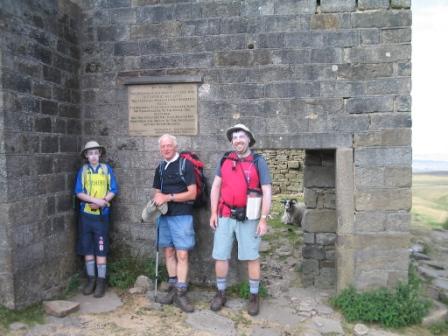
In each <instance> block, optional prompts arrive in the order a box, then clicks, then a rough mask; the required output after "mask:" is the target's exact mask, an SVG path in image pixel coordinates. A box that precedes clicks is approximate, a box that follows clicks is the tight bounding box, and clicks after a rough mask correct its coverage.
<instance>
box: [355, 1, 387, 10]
mask: <svg viewBox="0 0 448 336" xmlns="http://www.w3.org/2000/svg"><path fill="white" fill-rule="evenodd" d="M389 1H390V0H358V9H359V10H367V9H388V8H389Z"/></svg>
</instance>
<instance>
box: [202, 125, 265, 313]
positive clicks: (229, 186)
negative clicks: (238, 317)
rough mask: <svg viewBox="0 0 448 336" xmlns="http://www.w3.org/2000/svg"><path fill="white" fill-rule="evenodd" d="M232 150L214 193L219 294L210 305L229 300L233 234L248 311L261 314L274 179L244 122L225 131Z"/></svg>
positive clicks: (218, 306) (218, 171)
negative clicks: (244, 267) (243, 265)
mask: <svg viewBox="0 0 448 336" xmlns="http://www.w3.org/2000/svg"><path fill="white" fill-rule="evenodd" d="M226 136H227V139H228V140H229V141H230V143H231V144H232V147H233V151H231V152H227V153H225V154H224V156H223V157H222V158H221V160H220V162H219V164H218V167H217V169H216V172H215V179H214V180H213V185H212V190H211V193H210V203H211V216H210V227H211V228H212V229H213V230H214V231H215V233H214V242H213V259H215V271H216V285H217V292H216V295H215V297H214V298H213V300H212V302H211V304H210V309H212V310H213V311H217V310H220V309H221V308H222V307H223V306H224V305H225V303H226V295H225V290H226V287H227V274H228V270H229V259H230V255H231V250H232V245H233V239H234V236H236V239H237V241H238V259H239V260H245V261H247V264H248V274H249V287H250V299H249V303H248V306H247V311H248V313H249V314H250V315H257V314H258V312H259V309H260V308H259V306H260V303H259V287H260V278H261V274H260V260H259V257H260V255H259V247H260V241H261V236H263V235H264V234H265V233H266V232H267V216H268V214H269V210H270V207H271V189H272V188H271V184H272V181H271V177H270V173H269V168H268V165H267V163H266V160H265V159H264V158H263V157H262V156H261V155H259V154H257V153H255V152H254V151H252V150H251V147H252V146H253V145H254V144H255V137H254V135H253V133H252V132H251V130H250V129H249V128H248V127H247V126H246V125H243V124H236V125H235V126H232V127H230V128H229V129H227V131H226Z"/></svg>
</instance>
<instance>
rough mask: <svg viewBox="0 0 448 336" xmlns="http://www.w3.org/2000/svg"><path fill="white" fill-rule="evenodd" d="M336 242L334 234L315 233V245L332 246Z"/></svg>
mask: <svg viewBox="0 0 448 336" xmlns="http://www.w3.org/2000/svg"><path fill="white" fill-rule="evenodd" d="M335 242H336V233H316V244H318V245H334V243H335Z"/></svg>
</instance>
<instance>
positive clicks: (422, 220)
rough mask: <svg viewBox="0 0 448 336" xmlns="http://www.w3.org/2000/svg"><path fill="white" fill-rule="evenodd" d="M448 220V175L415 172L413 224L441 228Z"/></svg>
mask: <svg viewBox="0 0 448 336" xmlns="http://www.w3.org/2000/svg"><path fill="white" fill-rule="evenodd" d="M447 221H448V176H439V175H430V174H414V175H413V177H412V225H413V226H414V227H417V228H426V229H435V228H441V227H443V226H444V225H445V222H447Z"/></svg>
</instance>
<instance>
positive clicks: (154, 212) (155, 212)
mask: <svg viewBox="0 0 448 336" xmlns="http://www.w3.org/2000/svg"><path fill="white" fill-rule="evenodd" d="M167 211H168V204H167V203H163V204H162V205H159V206H157V205H156V204H155V203H154V200H153V199H150V200H149V202H148V204H146V206H145V208H144V209H143V211H142V221H144V222H152V221H154V220H155V219H156V218H157V217H158V216H160V215H164V214H166V213H167Z"/></svg>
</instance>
